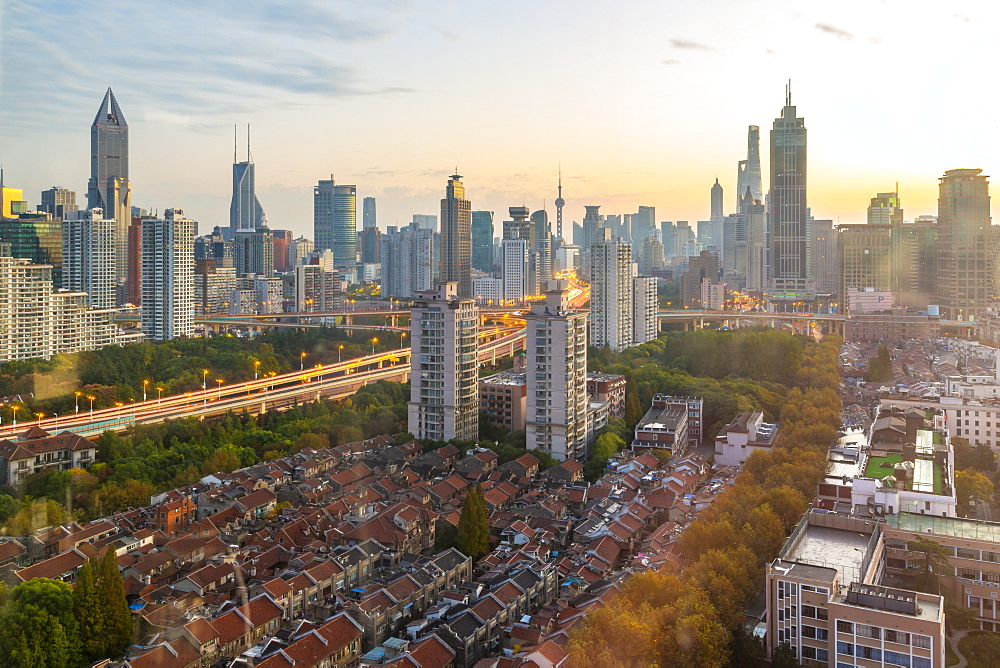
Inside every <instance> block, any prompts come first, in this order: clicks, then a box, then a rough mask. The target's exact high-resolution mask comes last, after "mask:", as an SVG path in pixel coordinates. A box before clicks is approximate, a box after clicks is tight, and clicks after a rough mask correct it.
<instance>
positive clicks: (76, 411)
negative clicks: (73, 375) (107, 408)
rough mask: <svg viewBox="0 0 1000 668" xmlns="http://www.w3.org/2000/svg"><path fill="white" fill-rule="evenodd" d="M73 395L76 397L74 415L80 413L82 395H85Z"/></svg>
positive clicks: (79, 393) (75, 393)
mask: <svg viewBox="0 0 1000 668" xmlns="http://www.w3.org/2000/svg"><path fill="white" fill-rule="evenodd" d="M73 394H74V395H75V396H76V399H75V400H74V402H73V409H74V410H73V412H74V413H79V412H80V395H81V394H83V392H74V393H73Z"/></svg>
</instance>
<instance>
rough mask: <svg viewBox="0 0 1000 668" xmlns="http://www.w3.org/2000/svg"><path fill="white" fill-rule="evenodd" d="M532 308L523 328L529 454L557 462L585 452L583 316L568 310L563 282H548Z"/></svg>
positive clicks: (584, 321) (584, 318)
mask: <svg viewBox="0 0 1000 668" xmlns="http://www.w3.org/2000/svg"><path fill="white" fill-rule="evenodd" d="M547 285H548V287H549V290H548V291H547V292H546V293H545V299H544V300H543V301H536V302H533V303H532V304H531V313H529V314H527V315H525V316H524V319H525V322H526V323H527V324H526V327H527V330H526V334H525V336H526V337H527V342H526V349H527V350H526V362H527V366H526V371H527V373H526V378H527V393H526V397H527V402H526V410H525V433H526V438H527V447H528V449H529V450H530V449H533V448H538V449H539V450H542V451H543V452H546V453H548V454H549V455H551V456H553V457H555V458H556V459H559V460H566V459H582V458H583V457H584V456H585V455H586V449H587V406H588V399H587V315H586V313H582V312H577V311H572V310H570V307H569V295H568V293H567V292H566V285H565V282H564V281H549V282H548V284H547Z"/></svg>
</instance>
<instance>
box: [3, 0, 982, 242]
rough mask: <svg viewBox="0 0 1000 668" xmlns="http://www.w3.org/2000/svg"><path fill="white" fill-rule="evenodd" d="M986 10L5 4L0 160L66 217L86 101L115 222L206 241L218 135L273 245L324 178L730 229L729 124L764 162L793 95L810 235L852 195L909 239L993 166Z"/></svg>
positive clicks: (223, 213) (737, 147) (296, 224)
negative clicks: (114, 155) (885, 204)
mask: <svg viewBox="0 0 1000 668" xmlns="http://www.w3.org/2000/svg"><path fill="white" fill-rule="evenodd" d="M997 13H998V12H997V9H996V8H995V7H991V6H989V5H987V4H986V3H964V4H962V5H961V6H937V7H934V6H929V7H924V6H921V8H920V11H919V12H916V11H914V8H913V5H911V4H905V3H902V2H881V3H869V2H844V3H839V4H838V5H837V6H836V7H832V6H826V7H822V8H818V7H810V6H805V5H792V4H787V5H786V4H782V3H766V4H764V5H747V4H745V3H738V2H722V3H717V4H716V5H713V6H711V7H698V6H691V5H689V4H686V3H679V2H668V3H652V2H624V3H614V4H613V5H608V4H607V3H598V2H575V3H568V2H551V3H545V4H543V5H536V4H533V3H528V2H510V3H503V4H501V5H490V4H482V3H458V2H446V3H433V4H432V3H429V2H406V1H402V0H400V1H385V2H365V3H350V2H318V1H315V2H303V3H297V4H295V5H292V6H288V5H286V4H284V3H281V4H279V3H257V4H255V5H253V6H241V7H236V6H230V7H223V6H219V5H206V4H205V3H194V2H183V1H182V2H178V3H173V4H172V5H171V8H170V11H166V10H164V8H162V7H159V6H156V7H154V6H145V5H142V4H137V3H126V2H117V1H111V2H108V3H103V4H102V10H101V12H94V11H93V9H92V8H91V7H90V6H87V5H85V4H79V3H70V2H41V3H37V4H32V5H29V4H28V3H23V2H11V3H6V4H5V5H4V7H3V9H0V17H2V18H0V21H2V23H0V59H2V63H3V65H2V70H0V98H2V100H3V102H2V103H0V159H2V161H3V163H4V166H5V168H6V179H7V185H9V186H14V187H20V188H23V189H24V191H25V198H26V199H27V200H28V201H29V204H30V205H31V206H32V207H34V206H35V205H36V204H37V201H36V200H37V199H38V193H39V192H40V191H41V190H43V189H46V188H48V187H50V186H52V185H60V186H64V187H67V188H69V189H71V190H74V191H76V192H77V194H78V199H79V198H82V195H83V194H84V193H85V192H86V184H87V176H88V168H89V160H88V153H89V146H88V142H89V125H90V123H91V121H92V119H93V114H94V109H95V108H96V107H97V105H98V104H99V103H100V100H101V97H102V96H103V94H104V91H105V90H106V89H107V87H108V86H109V85H110V86H111V87H113V89H114V91H115V94H116V96H117V98H118V101H119V103H120V104H121V106H122V109H123V112H124V114H125V117H126V118H127V119H128V122H129V125H130V128H131V132H130V135H131V165H132V167H131V169H132V173H131V180H132V188H133V204H135V205H138V206H142V207H146V208H154V209H158V210H160V211H162V210H163V209H165V208H167V207H180V208H183V209H184V210H185V215H187V216H188V217H190V218H193V219H196V220H198V221H200V222H201V229H202V230H206V229H210V227H211V226H212V225H225V224H227V223H228V210H229V202H230V197H231V189H230V188H231V169H232V168H231V161H232V153H233V146H232V130H233V124H234V123H241V124H245V123H251V124H252V128H253V157H254V161H255V162H256V164H257V192H258V196H259V197H260V200H261V203H262V205H263V207H264V209H265V210H266V211H267V214H268V221H269V224H270V226H271V227H272V228H276V229H291V230H293V231H295V232H296V233H297V234H306V235H309V236H311V233H312V187H313V185H315V183H316V181H317V180H318V179H321V178H329V175H330V174H331V173H333V174H334V176H335V178H336V180H337V182H338V183H351V184H356V185H357V186H358V196H359V197H362V196H375V197H377V198H378V218H379V226H380V227H382V228H383V229H384V228H385V227H386V226H387V225H393V224H396V223H397V222H398V223H402V224H405V222H407V221H409V219H410V217H411V215H412V214H414V213H430V214H437V213H438V209H439V201H440V198H441V197H442V193H443V190H444V186H445V184H446V182H447V177H448V175H449V174H451V173H453V170H454V169H455V167H456V166H457V167H458V170H459V173H461V174H463V175H464V176H465V179H464V180H465V183H466V187H467V190H468V197H469V199H470V200H471V201H472V206H473V208H474V209H491V210H495V211H497V212H498V216H499V217H500V218H502V216H503V213H502V212H505V211H506V207H508V206H511V205H520V204H524V205H526V206H528V207H530V208H532V209H535V208H540V207H542V206H543V204H544V205H545V206H546V207H547V208H548V209H549V210H550V212H553V211H554V207H553V206H552V200H553V199H554V198H555V196H556V178H557V172H558V169H559V165H560V164H561V165H562V170H563V185H564V196H565V198H566V200H567V205H566V219H567V223H568V222H569V221H580V220H581V219H582V216H583V206H584V205H585V204H600V205H601V206H602V213H603V212H606V213H624V212H632V211H635V210H636V208H637V207H638V206H639V205H652V206H655V207H656V208H657V220H658V221H659V220H691V221H695V220H705V219H707V217H708V213H709V188H710V187H711V185H712V183H713V182H714V180H715V178H716V177H718V178H719V181H720V183H721V184H722V185H723V187H724V188H725V209H726V212H727V213H728V212H730V211H733V210H734V209H735V192H734V191H735V187H734V186H735V177H736V163H737V161H738V160H740V159H742V158H743V157H744V154H745V150H746V129H747V126H748V125H751V124H754V125H758V126H760V128H761V134H762V137H761V139H762V142H761V143H762V145H763V146H766V145H767V133H768V132H769V130H770V126H771V122H772V119H774V118H775V117H776V116H777V115H778V113H779V112H780V109H781V106H782V104H783V101H784V86H785V83H786V81H787V80H788V79H791V80H792V102H793V104H795V105H797V106H798V108H799V114H800V115H802V116H805V117H806V118H807V119H808V123H809V128H810V137H809V161H810V164H809V170H810V171H809V205H810V207H811V208H812V211H813V214H814V215H815V216H817V217H822V218H831V219H833V220H835V221H837V222H842V223H848V222H863V221H864V220H865V208H866V207H867V205H868V202H869V200H870V198H871V197H872V196H873V195H874V194H875V193H876V192H879V191H889V190H892V189H893V188H894V184H895V183H896V182H898V183H899V191H900V196H901V198H902V203H903V206H904V208H905V209H906V218H907V219H912V218H913V217H914V216H915V215H919V214H923V213H934V212H935V211H936V198H937V178H938V177H939V176H940V175H941V174H942V173H943V172H944V170H946V169H951V168H955V167H982V168H984V169H985V170H986V172H985V173H987V174H990V173H991V172H992V171H995V170H994V169H993V165H992V164H991V162H990V160H991V158H993V157H994V156H995V147H996V146H997V144H998V142H1000V123H998V112H997V106H996V104H995V98H996V94H995V92H994V91H993V90H992V88H991V87H990V86H988V85H986V84H984V80H983V74H984V68H985V67H986V66H987V63H989V62H991V61H992V53H993V52H992V49H991V48H989V47H992V46H993V35H992V26H993V25H994V24H995V22H994V19H995V18H997V16H996V14H997ZM109 22H110V23H109ZM244 151H245V141H244V139H243V137H242V133H241V139H240V153H241V155H243V154H244V153H243V152H244ZM761 158H762V163H763V164H764V165H765V167H764V172H765V174H766V173H767V168H766V164H767V162H766V161H767V155H766V150H765V151H764V154H763V155H762V156H761ZM767 185H768V184H767V183H766V182H765V188H766V187H767Z"/></svg>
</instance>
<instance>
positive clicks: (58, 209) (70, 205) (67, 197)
mask: <svg viewBox="0 0 1000 668" xmlns="http://www.w3.org/2000/svg"><path fill="white" fill-rule="evenodd" d="M79 209H80V207H79V206H77V204H76V193H75V192H73V191H72V190H67V189H66V188H60V187H59V186H52V187H51V188H49V189H48V190H43V191H42V203H41V204H39V205H38V210H39V211H44V212H45V213H48V214H51V215H52V217H54V218H60V219H61V218H62V217H63V214H64V212H66V211H79Z"/></svg>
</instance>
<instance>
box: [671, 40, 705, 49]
mask: <svg viewBox="0 0 1000 668" xmlns="http://www.w3.org/2000/svg"><path fill="white" fill-rule="evenodd" d="M670 45H671V46H672V47H674V48H675V49H691V50H693V51H715V47H712V46H708V45H707V44H702V43H700V42H692V41H691V40H688V39H676V38H675V39H671V40H670Z"/></svg>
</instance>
